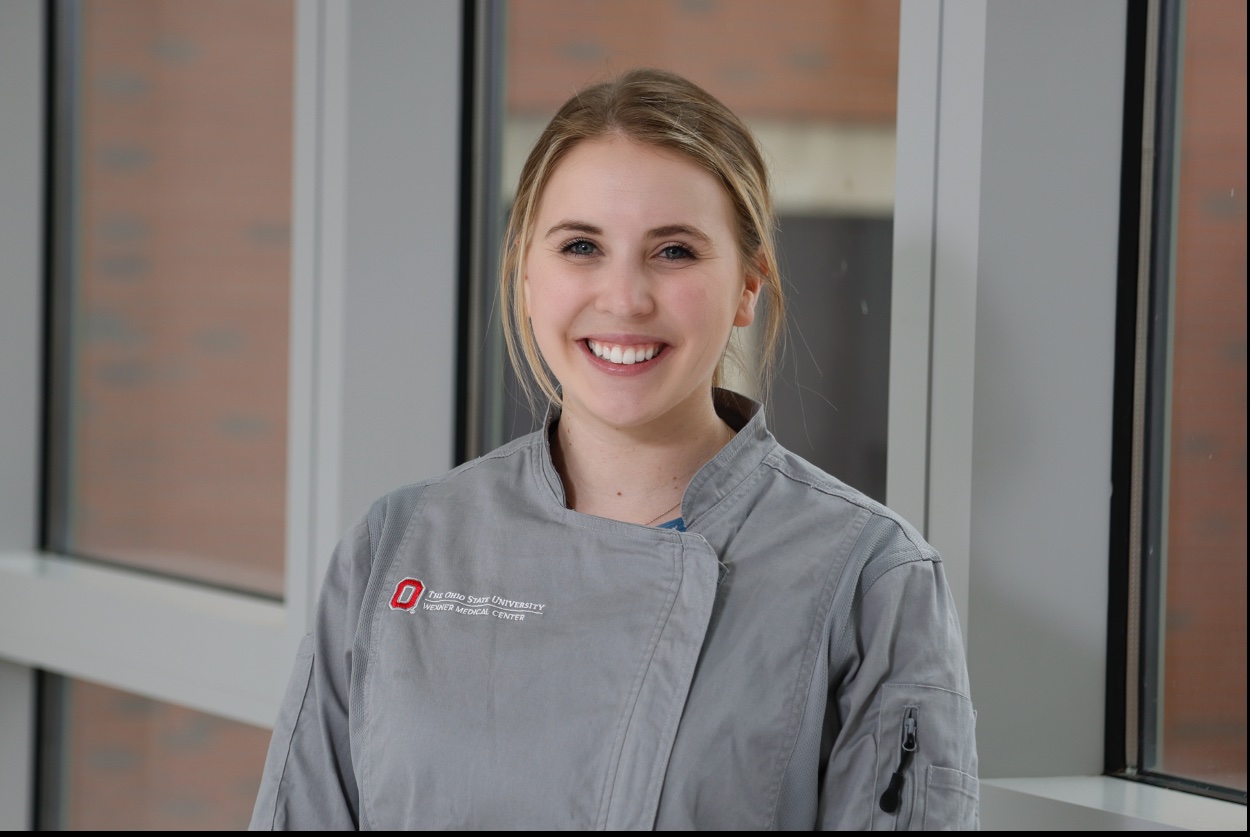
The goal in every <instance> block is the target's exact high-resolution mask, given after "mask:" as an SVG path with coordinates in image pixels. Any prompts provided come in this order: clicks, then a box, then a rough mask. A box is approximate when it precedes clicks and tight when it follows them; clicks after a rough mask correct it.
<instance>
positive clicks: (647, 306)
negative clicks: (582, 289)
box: [595, 264, 655, 319]
mask: <svg viewBox="0 0 1250 837" xmlns="http://www.w3.org/2000/svg"><path fill="white" fill-rule="evenodd" d="M599 279H600V286H599V293H598V298H597V299H596V302H595V307H596V308H598V310H599V311H601V312H603V313H605V314H611V315H612V316H614V317H619V318H621V319H636V318H638V317H645V316H647V315H648V314H650V313H651V312H652V311H654V310H655V299H654V298H653V297H652V295H651V277H650V276H648V275H647V272H646V271H645V270H644V269H642V268H641V267H639V266H637V265H632V264H621V265H618V266H614V267H612V268H610V269H608V270H605V271H603V273H602V274H601V275H600V277H599Z"/></svg>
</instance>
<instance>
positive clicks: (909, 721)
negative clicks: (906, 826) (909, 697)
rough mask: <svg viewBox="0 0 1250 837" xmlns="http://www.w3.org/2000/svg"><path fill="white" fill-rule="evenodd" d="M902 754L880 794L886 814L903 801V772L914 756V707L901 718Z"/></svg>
mask: <svg viewBox="0 0 1250 837" xmlns="http://www.w3.org/2000/svg"><path fill="white" fill-rule="evenodd" d="M901 746H902V753H901V754H900V755H899V759H898V770H895V771H894V775H893V776H891V777H890V784H889V786H887V787H886V789H885V793H883V794H881V803H880V804H881V810H882V811H885V812H886V813H887V814H893V813H895V812H896V811H898V807H899V803H901V802H902V801H903V782H904V779H905V777H904V775H903V771H905V770H906V769H907V766H908V765H909V764H911V760H912V756H914V755H915V754H916V709H915V707H912V706H909V707H907V713H906V714H905V715H904V716H903V741H902V745H901Z"/></svg>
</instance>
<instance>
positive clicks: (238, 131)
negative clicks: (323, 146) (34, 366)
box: [49, 0, 294, 596]
mask: <svg viewBox="0 0 1250 837" xmlns="http://www.w3.org/2000/svg"><path fill="white" fill-rule="evenodd" d="M58 12H59V14H60V27H61V30H62V33H63V37H62V41H61V43H62V44H64V48H65V49H66V50H67V52H68V53H69V55H68V57H67V59H66V60H65V61H58V68H60V67H67V68H70V69H67V70H65V72H66V74H67V75H66V76H64V77H61V78H58V79H57V84H58V86H60V87H61V90H62V100H63V101H64V100H65V99H66V97H65V91H66V90H68V91H71V93H72V96H71V97H70V106H69V107H68V108H63V109H62V110H60V111H59V112H58V115H57V118H58V120H59V124H58V126H57V130H58V134H59V135H60V136H63V137H64V136H69V137H72V141H71V143H70V145H69V146H68V148H67V149H64V150H63V153H62V155H61V159H60V160H59V161H58V168H57V173H56V176H57V181H58V186H59V188H58V191H57V194H58V196H59V199H60V200H62V201H68V202H69V205H68V206H58V207H57V212H56V214H57V216H58V218H59V219H61V220H60V221H59V222H58V227H57V229H56V232H55V240H54V249H55V250H56V251H57V253H58V256H55V257H54V262H58V263H59V264H61V265H62V266H63V267H62V269H61V271H60V272H59V275H58V276H57V277H56V286H55V290H54V293H55V294H56V295H58V297H59V298H60V299H61V300H62V301H61V302H60V303H59V305H60V306H61V309H62V311H63V312H64V314H63V317H64V322H63V323H62V326H61V327H62V328H63V329H64V330H65V333H66V334H67V337H68V345H69V346H70V348H69V350H68V356H66V357H62V358H59V359H58V360H57V362H56V364H55V373H54V374H56V375H57V376H58V377H57V379H56V389H57V391H58V392H59V393H61V394H62V398H63V407H62V411H63V413H64V415H63V417H62V418H61V426H62V427H63V436H61V437H55V436H54V438H53V439H52V445H53V448H54V450H55V451H57V452H58V453H54V461H58V462H59V463H60V466H59V467H58V468H54V469H53V472H52V475H51V488H52V495H51V497H50V508H51V509H52V514H53V520H54V524H53V526H52V528H51V530H50V531H49V541H50V543H51V545H52V546H53V548H56V549H60V550H64V551H67V552H71V553H75V554H79V555H83V556H91V557H96V558H101V559H107V560H111V561H116V562H121V563H124V564H127V565H131V566H135V567H141V568H146V569H152V570H157V571H160V572H164V573H170V574H174V575H178V576H184V577H187V578H191V579H197V580H202V581H208V582H213V583H218V584H223V585H228V586H231V587H235V588H241V589H245V590H250V591H256V592H260V593H265V594H270V595H275V596H276V595H281V593H282V588H283V585H282V571H283V549H284V517H285V502H286V501H285V497H286V493H285V492H286V424H287V418H286V409H287V399H286V392H287V355H288V340H287V333H288V331H287V329H288V323H287V320H288V294H289V285H290V248H289V238H290V218H291V165H292V157H291V144H292V133H291V132H292V127H291V119H292V85H293V67H294V56H293V50H294V9H293V5H292V3H291V2H290V0H270V1H269V2H264V3H255V2H249V0H215V2H213V3H188V2H177V0H85V2H82V3H72V4H65V5H63V6H58Z"/></svg>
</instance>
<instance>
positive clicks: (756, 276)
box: [734, 255, 764, 328]
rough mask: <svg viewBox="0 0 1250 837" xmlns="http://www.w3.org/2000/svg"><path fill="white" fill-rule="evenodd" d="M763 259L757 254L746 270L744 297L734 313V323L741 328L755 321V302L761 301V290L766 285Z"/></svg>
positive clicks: (743, 285)
mask: <svg viewBox="0 0 1250 837" xmlns="http://www.w3.org/2000/svg"><path fill="white" fill-rule="evenodd" d="M763 274H764V265H763V260H762V259H760V258H759V257H758V255H757V257H756V260H755V264H753V265H752V266H751V267H750V268H748V269H747V270H746V271H744V275H743V283H742V298H741V299H740V300H739V301H738V310H737V311H736V312H735V313H734V325H736V326H738V327H739V328H744V327H746V326H749V325H750V324H751V323H753V322H755V304H756V303H757V302H759V299H760V291H761V290H762V289H763V286H764V277H763Z"/></svg>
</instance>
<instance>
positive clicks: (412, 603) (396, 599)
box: [391, 578, 425, 613]
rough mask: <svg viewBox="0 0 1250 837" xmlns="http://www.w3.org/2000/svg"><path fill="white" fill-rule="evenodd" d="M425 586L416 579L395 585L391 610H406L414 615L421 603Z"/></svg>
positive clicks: (405, 580)
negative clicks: (418, 603)
mask: <svg viewBox="0 0 1250 837" xmlns="http://www.w3.org/2000/svg"><path fill="white" fill-rule="evenodd" d="M424 592H425V585H424V584H422V583H421V582H420V581H418V580H417V579H415V578H405V579H404V580H403V581H401V582H399V584H396V585H395V595H393V596H391V610H406V611H408V612H409V613H412V612H413V611H414V610H416V609H417V602H419V601H421V594H422V593H424Z"/></svg>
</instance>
